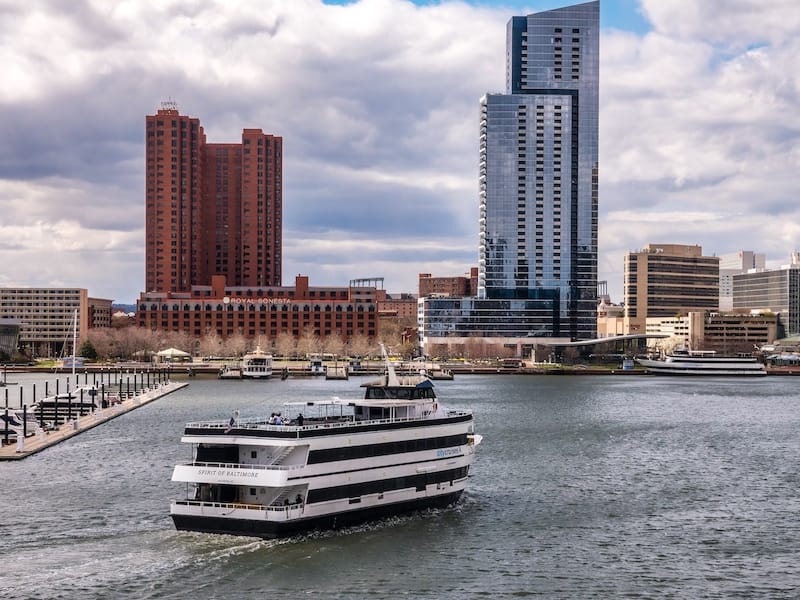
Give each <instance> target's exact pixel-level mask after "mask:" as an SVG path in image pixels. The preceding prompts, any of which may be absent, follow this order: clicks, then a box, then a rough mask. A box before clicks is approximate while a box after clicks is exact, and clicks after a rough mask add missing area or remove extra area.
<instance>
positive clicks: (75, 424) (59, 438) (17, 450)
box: [0, 381, 189, 461]
mask: <svg viewBox="0 0 800 600" xmlns="http://www.w3.org/2000/svg"><path fill="white" fill-rule="evenodd" d="M187 385H189V384H188V383H184V382H181V383H178V382H172V381H166V382H162V383H158V384H156V385H154V386H153V387H150V388H139V389H138V390H136V391H135V392H134V393H132V394H128V395H126V396H125V397H124V398H122V399H121V401H120V402H119V403H117V404H112V405H110V406H108V407H106V408H99V409H97V410H95V411H94V412H90V413H89V414H86V415H82V416H76V418H74V419H72V420H69V421H67V422H65V423H63V424H61V425H60V426H58V427H57V428H55V429H53V430H50V431H43V430H42V431H40V432H38V433H36V434H34V435H32V436H28V437H26V438H24V439H23V438H19V439H17V441H16V442H15V443H11V444H8V445H2V446H0V461H3V460H20V459H23V458H26V457H28V456H30V455H31V454H36V453H37V452H41V451H42V450H44V449H46V448H49V447H50V446H53V445H55V444H58V443H59V442H63V441H64V440H68V439H69V438H71V437H74V436H76V435H78V434H79V433H82V432H84V431H87V430H89V429H92V428H93V427H97V426H98V425H102V424H103V423H105V422H107V421H110V420H111V419H114V418H116V417H119V416H120V415H124V414H126V413H128V412H130V411H132V410H134V409H135V408H139V407H140V406H144V405H145V404H149V403H150V402H153V401H154V400H158V399H159V398H163V397H164V396H166V395H167V394H171V393H172V392H175V391H177V390H180V389H183V388H184V387H186V386H187ZM0 410H2V409H0ZM1 434H2V432H0V435H1Z"/></svg>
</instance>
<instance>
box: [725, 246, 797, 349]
mask: <svg viewBox="0 0 800 600" xmlns="http://www.w3.org/2000/svg"><path fill="white" fill-rule="evenodd" d="M733 308H734V310H737V311H750V312H755V313H759V312H769V313H775V314H777V315H778V317H779V330H778V338H785V337H789V336H796V335H800V257H798V255H797V254H796V253H795V254H793V255H792V262H791V263H790V264H788V265H784V266H782V267H781V268H780V269H773V270H764V271H752V272H749V273H741V274H739V275H734V276H733Z"/></svg>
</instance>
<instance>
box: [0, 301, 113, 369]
mask: <svg viewBox="0 0 800 600" xmlns="http://www.w3.org/2000/svg"><path fill="white" fill-rule="evenodd" d="M76 316H77V326H76V325H75V324H74V323H75V318H76ZM0 319H3V320H8V322H14V323H16V324H17V325H18V327H19V347H20V349H21V350H22V351H23V352H24V353H25V354H26V355H27V356H29V357H31V358H47V357H58V356H70V355H71V354H72V345H73V344H72V342H73V337H75V338H77V342H78V346H80V343H81V341H83V340H85V339H86V335H87V333H88V331H89V329H90V328H92V327H107V326H108V324H109V323H110V322H111V300H107V299H100V298H90V297H89V292H88V290H86V289H85V288H24V287H18V288H0Z"/></svg>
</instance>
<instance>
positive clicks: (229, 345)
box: [224, 332, 249, 356]
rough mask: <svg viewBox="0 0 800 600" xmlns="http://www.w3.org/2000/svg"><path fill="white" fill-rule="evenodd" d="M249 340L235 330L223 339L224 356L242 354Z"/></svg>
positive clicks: (245, 350)
mask: <svg viewBox="0 0 800 600" xmlns="http://www.w3.org/2000/svg"><path fill="white" fill-rule="evenodd" d="M248 346H249V342H248V341H247V338H245V337H244V335H243V334H242V333H241V332H237V333H235V334H233V335H232V336H230V337H229V338H228V339H227V340H225V344H224V347H225V355H226V356H242V355H244V354H245V352H247V348H248Z"/></svg>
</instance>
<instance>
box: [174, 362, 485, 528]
mask: <svg viewBox="0 0 800 600" xmlns="http://www.w3.org/2000/svg"><path fill="white" fill-rule="evenodd" d="M362 387H364V388H365V394H364V398H363V399H359V400H342V399H339V398H334V399H330V400H323V401H308V402H300V403H287V404H288V405H289V406H291V407H292V412H294V410H299V411H305V412H306V413H307V414H305V415H303V414H302V412H301V413H299V414H298V415H297V417H296V418H294V419H291V420H290V421H289V422H288V423H287V422H282V421H280V418H279V417H278V420H276V419H275V417H274V416H273V417H272V418H271V419H269V420H267V419H239V417H238V415H236V416H235V417H234V418H232V419H231V420H230V421H212V422H202V423H188V424H187V425H186V428H185V430H184V434H183V437H182V438H181V441H182V442H184V443H189V444H192V446H193V447H194V452H193V456H194V459H193V460H192V462H190V463H187V464H181V465H178V466H176V467H175V470H174V472H173V475H172V480H173V481H179V482H185V483H186V484H187V498H186V499H185V500H176V501H173V502H172V505H171V509H170V513H171V516H172V519H173V521H174V523H175V526H176V528H177V529H180V530H191V531H201V532H209V533H228V534H238V535H250V536H259V537H278V536H284V535H290V534H294V533H297V532H301V531H307V530H311V529H330V528H338V527H342V526H346V525H351V524H355V523H361V522H364V521H367V520H371V519H374V518H378V517H382V516H387V515H393V514H399V513H404V512H409V511H413V510H417V509H423V508H429V507H444V506H447V505H449V504H452V503H454V502H456V501H457V500H458V498H459V497H460V495H461V493H462V492H463V491H464V488H465V486H466V483H467V476H468V473H469V468H470V465H471V464H472V461H473V459H474V456H475V448H476V446H477V445H478V444H479V443H480V439H481V437H480V436H479V435H477V434H475V432H474V422H473V417H472V413H471V411H467V410H447V409H445V408H443V407H442V406H441V405H440V404H439V401H438V399H437V398H436V394H435V393H434V389H433V383H432V382H431V381H430V380H429V379H428V378H427V377H424V376H421V375H416V376H410V377H399V376H398V375H396V374H395V372H394V371H393V369H392V368H391V365H390V364H388V361H387V373H386V375H385V376H384V377H383V378H382V379H381V380H380V381H376V382H372V383H366V384H364V385H363V386H362ZM313 410H316V411H317V412H316V414H313V415H312V414H310V412H309V411H313Z"/></svg>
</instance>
